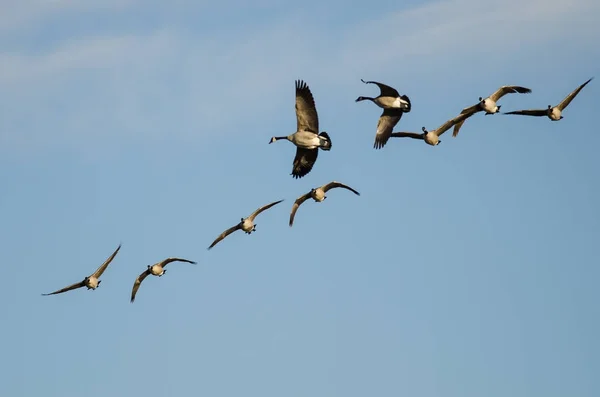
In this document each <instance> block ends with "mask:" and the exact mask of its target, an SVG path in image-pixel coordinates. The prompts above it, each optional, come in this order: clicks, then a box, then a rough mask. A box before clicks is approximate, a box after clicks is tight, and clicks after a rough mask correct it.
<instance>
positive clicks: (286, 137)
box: [275, 136, 288, 141]
mask: <svg viewBox="0 0 600 397" xmlns="http://www.w3.org/2000/svg"><path fill="white" fill-rule="evenodd" d="M281 139H288V136H276V137H275V140H276V141H279V140H281Z"/></svg>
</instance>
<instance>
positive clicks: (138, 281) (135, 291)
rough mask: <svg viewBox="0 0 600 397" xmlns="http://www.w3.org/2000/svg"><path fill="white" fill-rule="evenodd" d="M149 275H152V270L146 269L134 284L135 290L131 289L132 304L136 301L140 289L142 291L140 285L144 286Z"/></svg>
mask: <svg viewBox="0 0 600 397" xmlns="http://www.w3.org/2000/svg"><path fill="white" fill-rule="evenodd" d="M149 274H150V269H146V270H145V271H144V272H143V273H142V274H140V275H139V276H138V277H137V278H136V279H135V282H134V283H133V288H132V289H131V300H130V302H131V303H133V301H134V300H135V294H137V291H138V289H140V285H142V281H144V279H145V278H146V277H148V275H149Z"/></svg>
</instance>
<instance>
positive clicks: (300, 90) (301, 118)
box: [296, 80, 319, 134]
mask: <svg viewBox="0 0 600 397" xmlns="http://www.w3.org/2000/svg"><path fill="white" fill-rule="evenodd" d="M296 121H297V126H296V128H297V131H312V132H314V133H315V134H318V133H319V116H318V115H317V108H316V106H315V100H314V98H313V96H312V93H311V92H310V88H308V85H307V84H306V83H305V82H304V81H302V80H296Z"/></svg>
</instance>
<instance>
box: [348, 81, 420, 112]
mask: <svg viewBox="0 0 600 397" xmlns="http://www.w3.org/2000/svg"><path fill="white" fill-rule="evenodd" d="M360 81H362V82H363V83H365V84H375V85H377V87H379V95H378V96H376V97H375V98H373V97H368V96H359V97H358V98H356V102H360V101H365V100H367V101H371V102H373V103H374V104H375V105H377V106H379V107H380V108H382V109H401V110H402V111H404V112H406V113H408V112H410V109H411V103H410V99H409V98H408V96H406V95H400V93H399V92H398V91H397V90H396V89H395V88H392V87H390V86H389V85H386V84H383V83H379V82H377V81H364V80H363V79H360Z"/></svg>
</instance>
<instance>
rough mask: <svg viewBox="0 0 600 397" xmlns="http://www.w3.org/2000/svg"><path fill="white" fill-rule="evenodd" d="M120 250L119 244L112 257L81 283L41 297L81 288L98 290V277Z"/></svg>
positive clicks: (99, 281)
mask: <svg viewBox="0 0 600 397" xmlns="http://www.w3.org/2000/svg"><path fill="white" fill-rule="evenodd" d="M120 249H121V244H119V246H118V247H117V249H116V250H115V252H113V253H112V255H111V256H109V257H108V259H107V260H106V261H105V262H104V263H103V264H102V265H100V267H99V268H98V269H96V271H95V272H94V273H93V274H92V275H90V276H87V277H86V278H84V279H83V280H82V281H80V282H78V283H75V284H72V285H69V286H68V287H65V288H62V289H59V290H58V291H54V292H51V293H49V294H42V295H43V296H48V295H55V294H62V293H63V292H67V291H70V290H72V289H77V288H81V287H87V289H88V290H90V289H91V290H95V289H96V288H98V287H99V286H100V283H101V282H102V280H99V278H100V276H102V273H104V271H105V270H106V268H107V267H108V265H109V264H110V262H112V260H113V259H114V258H115V256H116V255H117V252H119V250H120Z"/></svg>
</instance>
